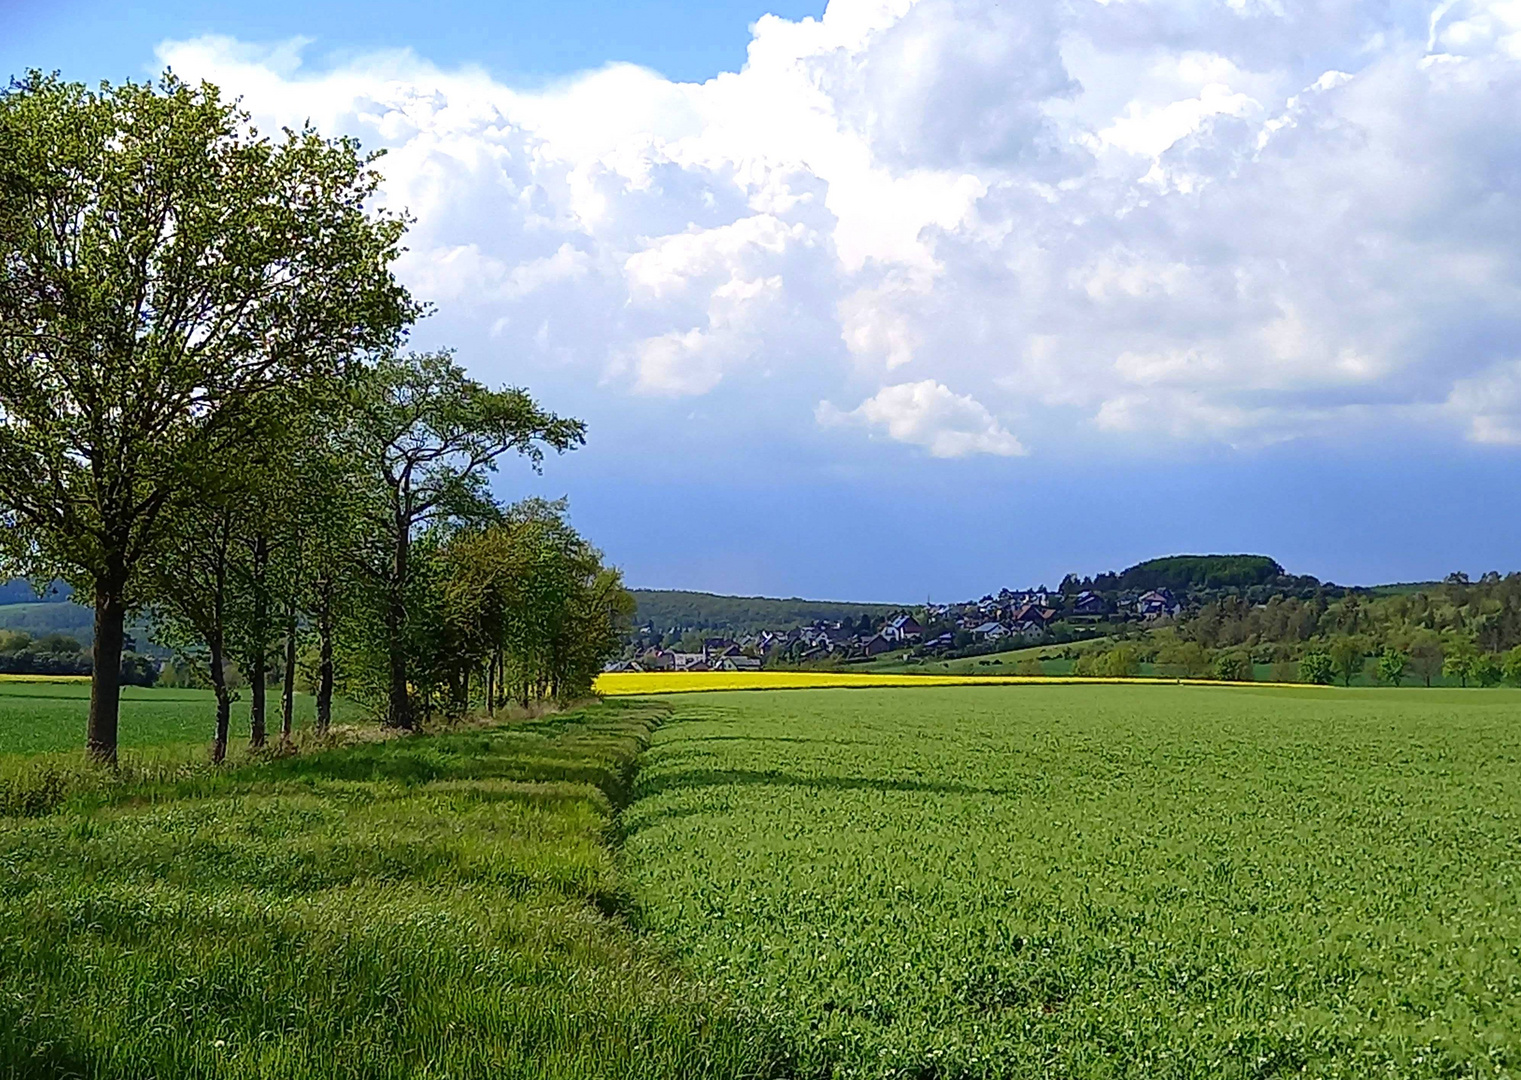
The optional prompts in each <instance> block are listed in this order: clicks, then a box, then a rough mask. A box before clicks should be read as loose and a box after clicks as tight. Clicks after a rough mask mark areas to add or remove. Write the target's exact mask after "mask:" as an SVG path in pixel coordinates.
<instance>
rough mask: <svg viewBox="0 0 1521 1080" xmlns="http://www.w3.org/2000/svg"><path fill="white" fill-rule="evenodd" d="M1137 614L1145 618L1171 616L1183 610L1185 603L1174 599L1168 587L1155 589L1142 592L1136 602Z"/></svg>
mask: <svg viewBox="0 0 1521 1080" xmlns="http://www.w3.org/2000/svg"><path fill="white" fill-rule="evenodd" d="M1135 610H1136V614H1137V615H1139V616H1141V617H1142V618H1143V619H1164V618H1170V617H1171V616H1174V615H1176V614H1178V612H1180V611H1182V610H1183V605H1182V604H1180V603H1178V602H1177V600H1175V599H1173V595H1172V593H1171V592H1170V591H1169V590H1167V589H1153V590H1152V591H1151V592H1146V593H1142V594H1141V595H1140V597H1139V598H1138V599H1137V600H1136V602H1135Z"/></svg>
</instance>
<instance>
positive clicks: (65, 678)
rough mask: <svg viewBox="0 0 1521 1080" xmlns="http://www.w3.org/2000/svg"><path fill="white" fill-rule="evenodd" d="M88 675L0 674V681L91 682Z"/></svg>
mask: <svg viewBox="0 0 1521 1080" xmlns="http://www.w3.org/2000/svg"><path fill="white" fill-rule="evenodd" d="M89 681H90V677H89V676H88V675H0V682H61V683H81V682H89Z"/></svg>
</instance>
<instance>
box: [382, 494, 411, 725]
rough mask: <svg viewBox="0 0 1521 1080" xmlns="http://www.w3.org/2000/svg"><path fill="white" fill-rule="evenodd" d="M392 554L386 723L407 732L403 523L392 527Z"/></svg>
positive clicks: (405, 533)
mask: <svg viewBox="0 0 1521 1080" xmlns="http://www.w3.org/2000/svg"><path fill="white" fill-rule="evenodd" d="M395 541H396V551H395V554H394V556H393V561H392V566H391V595H390V597H389V598H388V603H387V605H386V638H387V645H388V647H389V653H390V655H389V661H390V668H391V687H390V695H389V698H390V700H389V709H388V714H387V717H386V722H387V723H388V724H390V726H391V727H395V728H401V729H402V730H403V731H411V730H412V728H413V727H414V726H415V723H416V722H415V720H414V719H413V717H412V702H411V699H410V698H409V696H408V694H407V643H406V637H405V634H406V625H407V608H406V590H407V570H408V567H407V557H408V555H409V554H410V552H409V550H408V548H409V546H410V541H411V534H410V530H409V529H408V528H407V526H406V524H405V522H404V521H403V520H402V519H401V518H400V517H398V519H397V523H396V536H395Z"/></svg>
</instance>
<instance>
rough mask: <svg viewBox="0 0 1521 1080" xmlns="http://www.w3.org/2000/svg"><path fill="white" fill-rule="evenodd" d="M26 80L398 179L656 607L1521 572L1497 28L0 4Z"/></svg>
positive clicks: (1494, 16) (477, 358) (413, 241)
mask: <svg viewBox="0 0 1521 1080" xmlns="http://www.w3.org/2000/svg"><path fill="white" fill-rule="evenodd" d="M32 67H38V68H43V69H48V70H52V69H58V70H61V71H62V72H63V74H64V75H65V76H67V77H70V78H76V79H80V80H85V81H92V82H93V81H96V80H99V79H103V78H104V79H112V80H120V79H124V78H143V77H147V76H149V75H151V74H153V73H155V72H157V71H160V70H162V69H163V68H165V67H170V68H172V69H173V70H174V71H175V72H177V73H178V74H180V75H181V76H184V77H187V78H194V79H201V78H204V79H208V80H210V81H212V82H215V83H217V84H219V85H220V86H222V87H223V88H224V90H225V91H226V92H228V93H229V94H232V95H235V96H238V97H240V98H241V100H242V103H243V106H244V108H246V109H247V110H248V111H249V112H250V113H251V114H252V115H253V117H254V120H255V122H256V123H257V124H258V125H259V127H260V128H261V129H262V130H266V131H277V130H278V129H279V128H280V127H281V126H282V125H293V124H300V123H302V122H304V121H310V122H312V123H314V124H316V125H317V126H318V128H319V129H321V130H322V131H323V132H325V133H328V134H331V135H335V136H336V135H340V134H345V135H353V136H356V137H358V138H359V139H360V140H361V141H362V142H363V144H364V145H365V146H366V147H369V148H373V149H384V150H385V151H386V155H385V157H384V158H383V159H381V162H380V168H381V171H382V172H383V173H384V174H385V177H386V183H385V186H384V189H383V192H382V201H383V202H384V203H385V205H387V206H388V207H391V208H394V209H404V210H406V211H407V212H408V213H409V214H410V215H411V216H412V217H413V218H414V224H413V225H412V227H411V231H410V234H409V238H408V244H407V246H408V250H407V252H406V253H405V255H404V256H403V257H402V259H401V260H400V262H399V263H398V266H397V273H398V275H399V276H400V277H401V279H402V280H403V281H404V282H405V283H406V284H407V285H408V286H409V288H411V290H412V291H413V293H414V294H415V295H416V296H418V297H419V298H421V299H425V300H428V301H430V302H431V303H432V304H433V307H434V313H433V314H432V315H431V316H430V317H429V318H427V319H426V320H424V321H423V322H422V323H420V324H419V325H418V326H417V328H416V329H415V331H414V332H413V335H412V341H413V344H414V345H415V346H416V347H419V348H437V347H445V346H447V347H452V348H455V349H456V350H457V355H458V358H459V359H460V361H461V362H462V363H463V364H464V365H465V366H466V367H467V368H468V369H469V370H470V371H471V372H472V373H473V374H474V375H475V376H476V377H478V378H480V379H482V380H483V381H486V382H489V383H492V384H502V383H511V384H514V385H523V386H527V387H528V388H529V389H530V390H532V392H533V393H534V394H535V395H536V396H537V397H538V398H539V399H540V400H541V401H542V402H543V403H544V404H545V405H546V406H547V407H549V408H551V409H553V410H555V411H557V412H560V413H564V414H569V415H575V416H579V417H581V418H583V419H585V420H586V421H587V423H588V425H589V442H588V445H587V446H586V447H585V448H583V449H581V450H578V451H576V452H574V453H573V454H570V455H567V456H565V457H563V458H552V459H550V460H549V461H547V462H546V463H545V466H544V471H543V474H542V476H534V475H533V474H532V473H531V471H529V470H528V469H527V468H526V466H524V465H522V464H520V463H518V462H505V463H504V464H503V467H502V470H501V473H500V475H499V477H498V478H497V480H496V488H497V490H498V492H499V494H501V495H502V496H503V497H504V498H515V497H519V496H521V495H524V494H538V495H547V496H551V497H558V496H567V497H568V498H569V500H570V505H571V516H572V520H573V521H574V522H575V524H576V525H577V526H578V527H579V528H580V529H581V530H582V531H583V532H585V533H586V534H587V535H588V536H589V537H590V538H591V539H592V540H593V541H594V542H595V543H597V544H598V545H599V546H600V547H601V548H603V550H604V551H605V552H606V554H607V556H608V557H609V558H610V559H611V560H612V561H613V562H614V563H616V564H617V565H619V566H621V567H622V568H623V570H624V572H625V575H626V578H627V580H628V581H629V583H630V584H632V585H635V586H644V587H655V588H693V589H706V590H713V591H720V592H739V593H747V594H749V593H759V594H767V595H804V596H814V597H828V598H836V599H858V600H884V601H902V602H918V601H921V600H924V599H925V598H932V599H935V600H950V599H957V598H963V597H967V596H976V595H981V594H982V593H984V592H987V591H996V589H997V588H999V587H1000V586H1004V585H1008V586H1011V587H1018V586H1027V585H1035V584H1040V583H1047V584H1055V583H1056V582H1057V581H1058V580H1059V579H1060V578H1061V576H1062V575H1063V574H1064V573H1066V572H1068V571H1076V572H1079V573H1084V574H1087V573H1095V572H1098V571H1102V570H1106V569H1119V568H1122V567H1124V566H1126V565H1129V564H1131V563H1134V562H1137V561H1139V560H1141V559H1144V558H1148V557H1152V556H1157V555H1164V554H1173V553H1182V552H1254V553H1263V554H1268V555H1272V556H1274V557H1275V558H1277V559H1278V560H1279V561H1280V562H1282V563H1283V564H1284V565H1285V566H1286V567H1288V568H1289V569H1290V570H1292V571H1294V572H1297V573H1309V574H1315V575H1317V576H1318V577H1321V578H1322V579H1327V580H1333V581H1336V582H1339V583H1343V584H1372V583H1378V582H1384V581H1410V580H1428V579H1431V578H1434V577H1440V576H1442V575H1444V574H1446V573H1448V572H1449V571H1452V570H1464V571H1467V572H1469V573H1473V574H1477V573H1479V572H1482V571H1484V570H1487V569H1501V570H1510V569H1521V559H1518V558H1517V554H1516V553H1517V550H1518V541H1521V504H1518V500H1517V499H1516V498H1515V497H1514V494H1513V493H1514V492H1515V490H1516V484H1515V478H1516V476H1517V474H1518V470H1521V347H1518V330H1521V243H1518V240H1521V236H1518V233H1521V204H1518V196H1521V108H1518V104H1521V101H1518V99H1521V7H1518V6H1517V3H1516V2H1515V0H1440V2H1437V3H1414V2H1410V0H1379V2H1357V0H1219V2H1208V0H1029V2H1026V3H1022V4H1011V3H1005V2H1001V0H999V2H995V0H829V2H828V4H827V6H825V5H824V4H823V3H801V2H798V3H790V4H789V3H784V4H776V3H770V4H768V3H763V2H757V3H744V2H739V0H719V2H713V0H708V2H686V0H664V2H661V3H654V2H646V3H639V2H624V3H618V4H613V3H593V2H591V0H569V2H564V3H559V4H552V5H550V4H532V5H530V4H516V3H509V4H485V3H469V2H456V0H439V2H434V3H429V4H426V5H423V4H413V3H401V2H399V0H378V2H373V3H366V4H364V5H359V4H357V3H349V2H338V3H325V4H321V5H310V4H296V3H290V2H287V0H265V2H261V3H258V4H253V3H246V2H243V3H233V2H230V0H220V2H210V3H206V2H198V3H190V2H188V0H187V2H175V3H159V4H146V3H135V4H134V3H111V4H107V3H103V2H98V0H52V2H49V3H38V2H34V0H0V68H3V69H4V70H5V71H8V72H12V73H19V72H21V71H23V70H25V69H27V68H32Z"/></svg>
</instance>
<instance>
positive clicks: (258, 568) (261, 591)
mask: <svg viewBox="0 0 1521 1080" xmlns="http://www.w3.org/2000/svg"><path fill="white" fill-rule="evenodd" d="M268 565H269V541H268V540H266V539H265V538H264V537H262V536H259V537H255V538H254V550H253V594H254V596H253V602H254V610H253V625H254V641H253V651H252V654H251V655H250V656H249V658H248V661H249V663H248V668H249V671H248V684H249V690H250V692H251V694H252V697H253V704H252V705H251V707H250V708H249V716H248V727H249V733H248V741H249V745H251V746H252V747H253V748H254V749H256V750H257V749H259V748H260V747H262V746H263V745H264V743H265V741H266V739H267V727H266V725H265V716H266V709H265V700H266V694H265V691H266V690H267V689H268V683H269V652H268V649H267V648H266V647H265V641H266V640H267V639H266V637H265V631H266V624H267V623H268V622H269V595H268V593H267V592H266V590H265V569H266V567H267V566H268Z"/></svg>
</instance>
